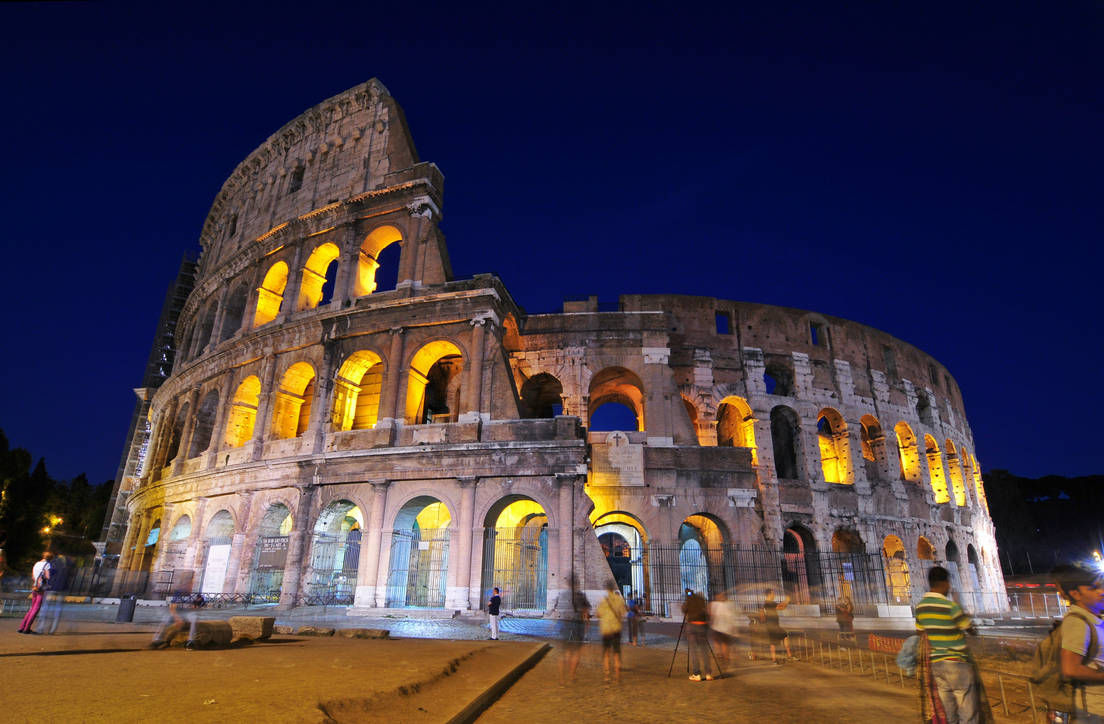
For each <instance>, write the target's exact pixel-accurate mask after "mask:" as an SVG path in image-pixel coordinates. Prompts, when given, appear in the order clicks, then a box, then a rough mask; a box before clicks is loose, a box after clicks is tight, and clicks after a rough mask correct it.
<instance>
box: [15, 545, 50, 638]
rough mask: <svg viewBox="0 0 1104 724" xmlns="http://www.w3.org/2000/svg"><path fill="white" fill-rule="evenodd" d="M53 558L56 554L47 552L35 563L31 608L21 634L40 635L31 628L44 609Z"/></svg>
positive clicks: (22, 625)
mask: <svg viewBox="0 0 1104 724" xmlns="http://www.w3.org/2000/svg"><path fill="white" fill-rule="evenodd" d="M53 558H54V554H53V553H51V552H50V551H46V552H44V553H43V554H42V559H41V560H39V561H38V563H35V564H34V568H32V569H31V608H30V610H28V611H27V615H26V616H24V617H23V622H22V623H20V624H19V633H22V634H36V633H38V631H32V630H31V626H33V625H34V622H35V619H36V618H38V612H39V609H41V608H42V599H43V597H44V596H45V595H46V589H47V587H48V586H49V581H50V561H51V560H53Z"/></svg>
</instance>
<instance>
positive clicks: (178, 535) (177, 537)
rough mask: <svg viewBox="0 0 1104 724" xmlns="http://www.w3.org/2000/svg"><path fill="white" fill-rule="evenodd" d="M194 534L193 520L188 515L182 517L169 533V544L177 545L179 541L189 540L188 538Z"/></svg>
mask: <svg viewBox="0 0 1104 724" xmlns="http://www.w3.org/2000/svg"><path fill="white" fill-rule="evenodd" d="M191 534H192V519H191V518H189V517H188V516H186V515H182V516H180V517H179V518H178V519H177V521H176V524H175V525H173V527H172V530H171V531H169V542H170V543H176V542H178V541H182V540H187V539H188V536H190V535H191Z"/></svg>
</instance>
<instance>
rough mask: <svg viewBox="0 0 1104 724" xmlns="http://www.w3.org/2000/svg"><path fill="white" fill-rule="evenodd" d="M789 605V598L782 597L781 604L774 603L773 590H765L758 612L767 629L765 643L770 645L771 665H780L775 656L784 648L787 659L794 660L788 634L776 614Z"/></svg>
mask: <svg viewBox="0 0 1104 724" xmlns="http://www.w3.org/2000/svg"><path fill="white" fill-rule="evenodd" d="M789 605H790V597H789V596H786V597H784V598H783V599H782V601H781V602H779V601H775V600H774V589H772V588H768V589H767V593H766V600H765V601H763V610H762V611H761V612H760V619H761V620H762V622H763V623H765V624H766V627H767V641H768V642H769V644H770V657H771V663H772V664H776V665H781V664H780V662H779V661H778V659H777V658H776V654H775V651H776V649H778V648H782V647H784V648H785V649H786V658H787V659H793V658H794V655H793V652H792V651H790V634H789V632H788V631H786V629H784V628H782V623H781V622H780V621H779V620H778V612H779V611H781V610H783V609H784V608H786V606H789ZM779 653H780V652H779Z"/></svg>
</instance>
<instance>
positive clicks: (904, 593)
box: [882, 535, 910, 604]
mask: <svg viewBox="0 0 1104 724" xmlns="http://www.w3.org/2000/svg"><path fill="white" fill-rule="evenodd" d="M882 556H883V557H884V558H885V566H886V570H885V573H886V583H887V584H888V585H887V587H888V588H889V595H890V597H891V598H892V599H893V602H894V603H898V604H900V603H908V602H909V598H910V596H909V588H910V583H909V567H908V561H907V560H906V555H905V544H904V542H903V541H902V540H901V539H900V538H899V537H897V536H895V535H887V536H886V537H885V540H884V541H882Z"/></svg>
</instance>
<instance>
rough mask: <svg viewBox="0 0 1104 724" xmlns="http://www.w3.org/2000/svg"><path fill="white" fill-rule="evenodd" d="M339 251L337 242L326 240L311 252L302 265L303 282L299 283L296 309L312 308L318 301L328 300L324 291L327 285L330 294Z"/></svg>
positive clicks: (335, 274) (335, 276) (335, 275)
mask: <svg viewBox="0 0 1104 724" xmlns="http://www.w3.org/2000/svg"><path fill="white" fill-rule="evenodd" d="M340 254H341V252H340V251H339V250H338V248H337V244H334V243H333V242H326V243H325V244H322V245H321V246H319V247H317V248H316V249H315V250H314V251H313V252H311V255H310V258H308V259H307V263H306V265H305V266H304V267H303V282H302V283H301V284H300V285H299V303H298V304H297V305H296V309H299V310H303V309H314V308H315V307H317V306H318V305H319V304H320V303H325V302H328V301H329V299H326V298H325V295H324V293H323V292H324V291H326V287H327V285H328V291H329V293H330V295H332V294H333V285H334V283H335V281H336V279H337V257H338V256H339V255H340Z"/></svg>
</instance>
